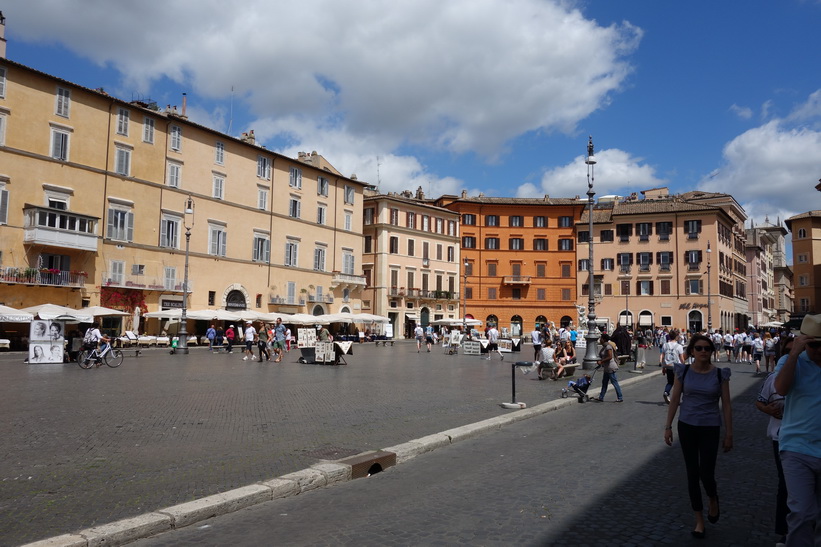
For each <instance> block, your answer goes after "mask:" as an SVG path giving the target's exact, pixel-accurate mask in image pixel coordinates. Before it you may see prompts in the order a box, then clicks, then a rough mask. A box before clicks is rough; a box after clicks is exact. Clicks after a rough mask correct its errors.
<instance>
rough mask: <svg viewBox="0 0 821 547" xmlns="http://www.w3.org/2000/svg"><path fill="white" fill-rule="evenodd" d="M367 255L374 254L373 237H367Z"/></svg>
mask: <svg viewBox="0 0 821 547" xmlns="http://www.w3.org/2000/svg"><path fill="white" fill-rule="evenodd" d="M363 252H365V253H372V252H373V236H365V250H364V251H363Z"/></svg>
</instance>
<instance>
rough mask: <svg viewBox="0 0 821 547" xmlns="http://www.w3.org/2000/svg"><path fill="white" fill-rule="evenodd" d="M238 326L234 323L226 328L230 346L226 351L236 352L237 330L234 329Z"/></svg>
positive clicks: (226, 336) (226, 337)
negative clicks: (234, 350) (234, 349)
mask: <svg viewBox="0 0 821 547" xmlns="http://www.w3.org/2000/svg"><path fill="white" fill-rule="evenodd" d="M235 328H236V327H234V325H230V326H229V327H228V328H227V329H225V339H226V340H227V341H228V347H227V348H226V349H225V352H226V353H234V352H233V348H234V340H235V339H236V337H237V331H236V330H234V329H235Z"/></svg>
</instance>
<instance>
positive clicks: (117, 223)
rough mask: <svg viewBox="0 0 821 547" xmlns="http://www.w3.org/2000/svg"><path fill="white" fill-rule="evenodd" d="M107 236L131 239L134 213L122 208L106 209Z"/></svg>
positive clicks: (123, 239)
mask: <svg viewBox="0 0 821 547" xmlns="http://www.w3.org/2000/svg"><path fill="white" fill-rule="evenodd" d="M108 238H109V239H115V240H117V241H131V240H132V239H133V238H134V213H133V212H132V211H130V210H128V209H123V208H109V209H108Z"/></svg>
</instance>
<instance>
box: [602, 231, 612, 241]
mask: <svg viewBox="0 0 821 547" xmlns="http://www.w3.org/2000/svg"><path fill="white" fill-rule="evenodd" d="M599 241H601V242H602V243H606V242H611V241H613V230H602V231H601V232H599Z"/></svg>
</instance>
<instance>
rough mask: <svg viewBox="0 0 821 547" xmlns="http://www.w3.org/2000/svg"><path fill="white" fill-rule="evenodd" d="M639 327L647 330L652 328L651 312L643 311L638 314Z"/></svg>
mask: <svg viewBox="0 0 821 547" xmlns="http://www.w3.org/2000/svg"><path fill="white" fill-rule="evenodd" d="M639 326H640V327H643V328H646V329H649V328H651V327H652V326H653V312H651V311H648V310H643V311H641V312H640V313H639Z"/></svg>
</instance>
